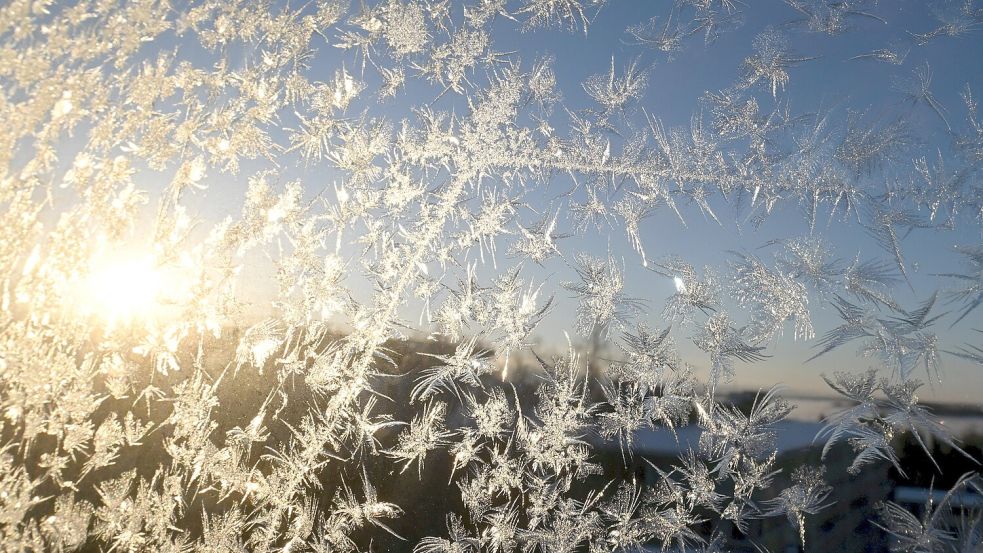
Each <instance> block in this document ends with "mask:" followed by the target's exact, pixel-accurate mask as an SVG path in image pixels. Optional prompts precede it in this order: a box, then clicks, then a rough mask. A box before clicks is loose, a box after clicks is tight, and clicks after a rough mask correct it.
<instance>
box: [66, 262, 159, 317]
mask: <svg viewBox="0 0 983 553" xmlns="http://www.w3.org/2000/svg"><path fill="white" fill-rule="evenodd" d="M163 284H164V278H163V274H162V273H161V271H160V270H159V269H158V268H157V267H156V266H155V264H154V262H153V259H152V258H151V257H150V256H143V257H111V258H106V259H99V260H97V261H96V262H95V263H93V266H92V267H91V270H90V271H89V274H88V275H87V276H86V278H85V280H84V284H83V290H82V297H81V298H80V300H81V303H82V307H83V310H84V312H85V313H87V314H93V315H97V316H99V317H101V318H103V319H104V320H105V321H106V323H107V325H108V326H109V327H110V328H112V327H114V326H115V325H117V324H125V323H129V322H132V321H134V320H136V319H138V318H144V317H147V316H149V315H151V314H152V313H153V311H154V310H155V309H156V308H157V307H159V305H160V303H159V301H158V300H159V295H160V292H161V289H162V287H163Z"/></svg>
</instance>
